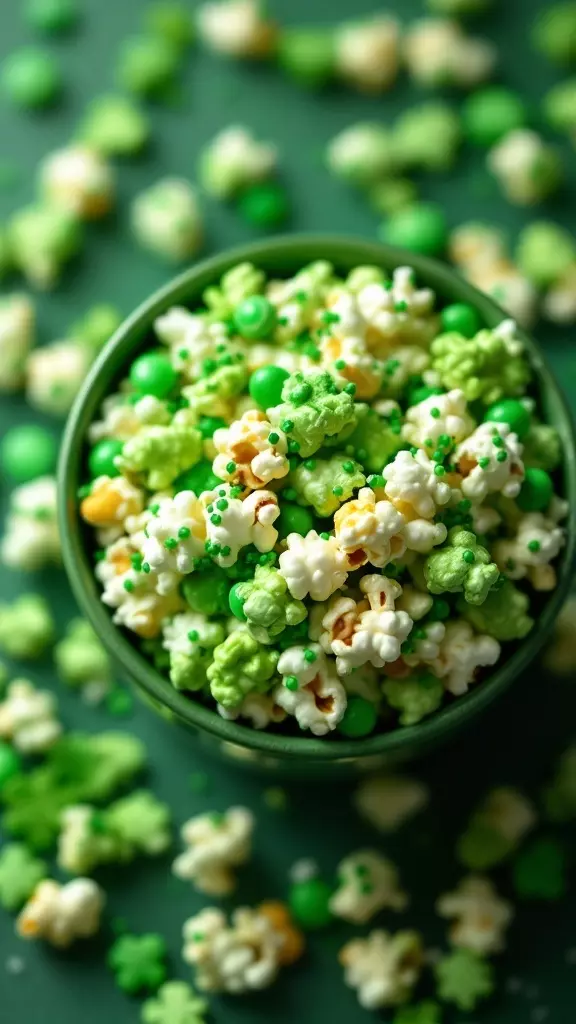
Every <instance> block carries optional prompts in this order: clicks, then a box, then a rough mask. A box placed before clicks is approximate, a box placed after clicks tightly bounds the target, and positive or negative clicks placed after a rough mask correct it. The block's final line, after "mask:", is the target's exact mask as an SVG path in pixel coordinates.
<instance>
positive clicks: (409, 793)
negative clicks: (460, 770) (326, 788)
mask: <svg viewBox="0 0 576 1024" xmlns="http://www.w3.org/2000/svg"><path fill="white" fill-rule="evenodd" d="M428 800H429V791H428V789H427V788H426V786H424V785H423V784H422V783H421V782H417V781H416V779H409V778H406V777H404V776H393V775H390V776H378V775H376V776H374V777H372V778H369V779H364V780H363V781H362V782H361V783H360V785H359V786H358V789H357V790H356V792H355V794H354V806H355V808H356V810H357V811H358V814H360V816H361V817H363V818H366V820H367V821H369V822H370V824H371V825H373V826H374V828H376V829H378V831H379V832H396V831H397V830H398V829H399V828H400V827H401V826H402V825H403V824H404V822H405V821H407V820H408V819H409V818H411V817H413V815H415V814H417V813H418V811H420V810H422V808H423V807H425V806H426V804H427V803H428Z"/></svg>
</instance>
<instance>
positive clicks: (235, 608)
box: [228, 583, 246, 622]
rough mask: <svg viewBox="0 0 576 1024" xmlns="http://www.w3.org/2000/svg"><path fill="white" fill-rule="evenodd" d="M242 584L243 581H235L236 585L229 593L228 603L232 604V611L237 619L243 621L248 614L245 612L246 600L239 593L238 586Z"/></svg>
mask: <svg viewBox="0 0 576 1024" xmlns="http://www.w3.org/2000/svg"><path fill="white" fill-rule="evenodd" d="M241 585H242V584H241V583H235V584H234V586H233V587H231V588H230V593H229V594H228V604H229V605H230V611H231V612H232V615H234V616H235V617H236V618H237V619H240V621H241V622H245V621H246V616H245V614H244V601H243V600H242V598H241V597H240V595H239V594H238V587H240V586H241Z"/></svg>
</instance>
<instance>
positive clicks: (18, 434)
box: [0, 423, 57, 484]
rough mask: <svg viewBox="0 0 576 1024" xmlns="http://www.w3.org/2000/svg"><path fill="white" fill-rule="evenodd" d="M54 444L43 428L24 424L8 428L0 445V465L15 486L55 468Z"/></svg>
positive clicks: (55, 450)
mask: <svg viewBox="0 0 576 1024" xmlns="http://www.w3.org/2000/svg"><path fill="white" fill-rule="evenodd" d="M56 452H57V449H56V442H55V440H54V438H53V437H52V434H49V433H48V431H47V430H44V428H43V427H39V426H36V425H35V424H33V423H27V424H25V425H23V426H21V427H12V429H11V430H8V431H7V433H6V434H5V435H4V437H3V438H2V442H1V443H0V466H1V467H2V471H3V472H4V473H5V475H6V476H8V477H10V478H11V479H12V480H13V481H14V482H15V483H17V484H25V483H27V482H28V481H29V480H35V479H36V478H37V477H39V476H44V475H45V474H47V473H51V472H52V470H53V469H54V466H55V465H56Z"/></svg>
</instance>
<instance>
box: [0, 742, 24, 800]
mask: <svg viewBox="0 0 576 1024" xmlns="http://www.w3.org/2000/svg"><path fill="white" fill-rule="evenodd" d="M21 771H22V761H21V760H20V758H19V756H18V754H17V753H16V751H15V750H13V749H12V747H11V746H10V745H9V744H8V743H4V742H3V741H2V740H0V790H2V788H3V786H4V784H5V783H6V782H8V779H12V778H14V777H15V776H16V775H20V773H21Z"/></svg>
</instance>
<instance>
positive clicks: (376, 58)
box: [335, 14, 400, 93]
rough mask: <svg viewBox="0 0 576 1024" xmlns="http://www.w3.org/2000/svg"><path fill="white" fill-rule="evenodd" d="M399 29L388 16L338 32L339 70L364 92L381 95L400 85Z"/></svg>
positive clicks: (345, 25)
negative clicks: (395, 84) (397, 81)
mask: <svg viewBox="0 0 576 1024" xmlns="http://www.w3.org/2000/svg"><path fill="white" fill-rule="evenodd" d="M399 37H400V31H399V25H398V22H397V21H396V19H395V18H390V17H389V16H388V15H387V14H376V15H374V16H373V17H371V18H366V19H364V20H363V21H358V22H344V24H343V25H340V26H339V27H338V28H337V29H336V36H335V46H336V70H337V72H338V75H339V76H340V77H341V78H343V79H345V80H346V81H347V82H350V83H351V85H353V86H355V87H356V88H357V89H360V90H361V92H368V93H380V92H384V91H385V90H386V89H389V88H390V86H392V85H393V84H394V82H395V81H396V77H397V75H398V68H399Z"/></svg>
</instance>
